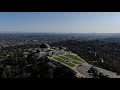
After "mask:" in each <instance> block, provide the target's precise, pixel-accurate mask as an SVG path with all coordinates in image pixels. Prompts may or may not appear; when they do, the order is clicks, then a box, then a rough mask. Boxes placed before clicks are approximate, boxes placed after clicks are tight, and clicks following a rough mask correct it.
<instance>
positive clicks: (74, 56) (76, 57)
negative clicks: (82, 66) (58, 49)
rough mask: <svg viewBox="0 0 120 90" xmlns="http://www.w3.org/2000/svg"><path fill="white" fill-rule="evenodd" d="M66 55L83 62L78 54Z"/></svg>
mask: <svg viewBox="0 0 120 90" xmlns="http://www.w3.org/2000/svg"><path fill="white" fill-rule="evenodd" d="M65 56H67V57H69V58H72V59H75V60H78V61H81V62H83V61H82V60H81V58H79V57H78V56H76V55H72V54H66V55H65Z"/></svg>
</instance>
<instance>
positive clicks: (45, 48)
mask: <svg viewBox="0 0 120 90" xmlns="http://www.w3.org/2000/svg"><path fill="white" fill-rule="evenodd" d="M59 54H65V51H64V50H63V49H62V48H61V47H60V48H59V49H50V46H49V45H48V44H41V45H40V48H38V49H37V50H36V52H34V56H36V57H38V58H40V57H44V56H52V55H59Z"/></svg>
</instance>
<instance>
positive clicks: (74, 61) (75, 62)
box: [72, 60, 81, 64]
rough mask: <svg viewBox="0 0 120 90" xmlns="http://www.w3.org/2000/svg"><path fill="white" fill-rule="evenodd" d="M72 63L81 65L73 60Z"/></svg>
mask: <svg viewBox="0 0 120 90" xmlns="http://www.w3.org/2000/svg"><path fill="white" fill-rule="evenodd" d="M72 63H74V64H81V63H80V62H78V61H76V60H73V61H72Z"/></svg>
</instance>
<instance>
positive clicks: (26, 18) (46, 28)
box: [0, 12, 120, 33]
mask: <svg viewBox="0 0 120 90" xmlns="http://www.w3.org/2000/svg"><path fill="white" fill-rule="evenodd" d="M0 31H1V32H2V31H17V32H67V33H93V32H95V33H120V12H0Z"/></svg>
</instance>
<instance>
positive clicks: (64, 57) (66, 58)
mask: <svg viewBox="0 0 120 90" xmlns="http://www.w3.org/2000/svg"><path fill="white" fill-rule="evenodd" d="M59 57H60V58H62V59H65V60H68V59H69V58H68V57H66V56H59Z"/></svg>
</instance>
